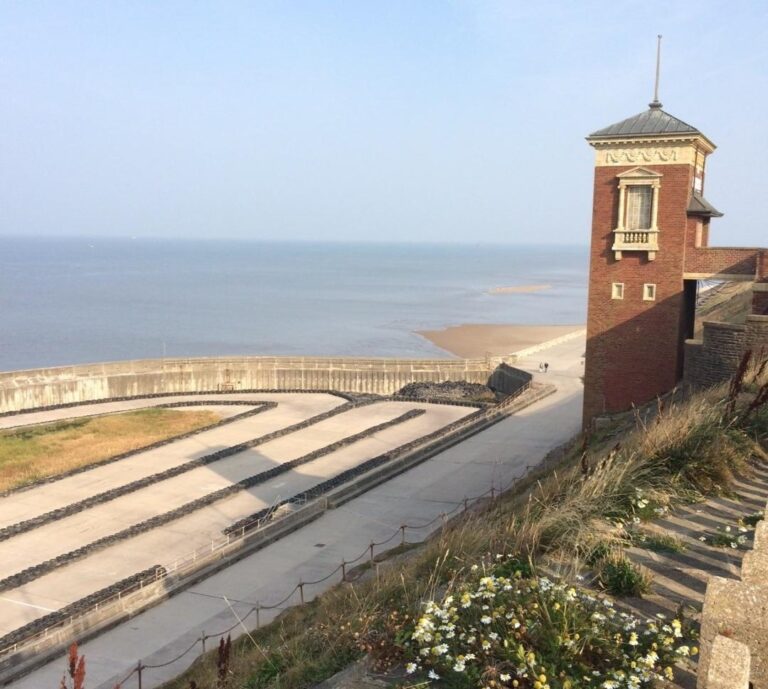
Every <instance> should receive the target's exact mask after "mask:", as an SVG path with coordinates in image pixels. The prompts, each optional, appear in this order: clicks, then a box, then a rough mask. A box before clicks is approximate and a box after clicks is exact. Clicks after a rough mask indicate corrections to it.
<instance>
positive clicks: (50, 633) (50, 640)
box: [0, 383, 546, 689]
mask: <svg viewBox="0 0 768 689" xmlns="http://www.w3.org/2000/svg"><path fill="white" fill-rule="evenodd" d="M529 389H531V386H530V383H528V384H526V385H524V386H522V389H521V390H519V391H518V394H516V395H513V396H509V397H507V398H506V399H505V400H503V401H502V402H500V403H498V404H496V405H493V406H492V407H489V408H486V409H481V410H478V412H476V413H473V414H470V415H469V417H467V418H466V419H462V420H460V421H458V422H454V423H453V424H450V431H449V432H448V433H447V435H444V437H445V438H455V437H459V436H460V435H461V434H462V433H463V432H464V431H465V430H467V429H468V428H470V429H471V428H473V427H477V428H482V427H485V426H484V425H483V422H484V421H488V420H493V419H500V418H501V417H503V416H505V415H506V414H508V413H510V412H511V411H512V410H510V407H514V406H516V405H517V402H518V399H519V396H520V395H519V393H522V392H525V391H527V390H529ZM541 396H546V394H542V395H541ZM536 397H538V395H537V396H536ZM408 401H417V400H408ZM418 401H421V400H418ZM534 401H537V400H536V399H532V400H530V401H529V402H528V403H533V402H534ZM491 422H493V421H491ZM444 430H447V428H446V429H444ZM433 435H436V434H433ZM435 440H436V439H435V438H432V437H428V438H422V439H420V440H419V441H414V442H412V443H409V444H407V445H406V446H402V447H401V448H398V450H402V451H403V452H402V453H401V452H397V451H396V454H403V453H404V454H403V456H407V455H409V454H411V453H412V452H414V451H419V450H420V449H421V447H436V446H438V445H440V443H438V442H435ZM393 458H394V456H393ZM531 468H532V467H530V466H528V467H526V469H525V470H524V471H522V472H520V473H518V474H517V475H515V476H514V477H513V478H512V479H511V480H510V481H509V483H508V484H507V485H506V487H504V488H501V489H499V488H497V487H496V486H495V485H493V484H492V485H491V487H490V489H489V490H487V491H485V492H484V493H482V494H481V495H477V496H474V497H465V498H464V499H463V500H461V501H459V502H456V503H453V504H454V505H455V506H454V507H453V509H451V510H450V511H447V512H442V513H441V514H438V515H437V516H436V517H434V518H433V519H431V520H430V521H428V522H426V523H422V524H402V525H401V526H400V527H398V529H397V530H396V531H394V532H393V533H392V535H390V536H389V537H388V538H386V539H385V540H383V541H371V542H370V543H369V545H368V546H366V548H365V550H364V551H363V552H362V553H360V554H359V555H358V556H357V557H355V558H353V559H350V560H347V559H344V560H342V562H341V563H340V564H339V565H338V566H337V567H336V568H335V569H333V570H332V571H331V572H329V573H328V574H327V575H326V576H324V577H322V578H321V579H318V580H315V581H303V580H299V582H298V583H297V584H296V585H295V586H294V587H293V589H291V591H290V592H289V593H288V594H287V595H286V596H285V597H284V598H283V599H282V600H280V601H278V602H276V603H273V604H270V605H265V604H263V603H261V602H260V601H257V602H255V604H253V605H251V607H250V608H249V609H248V610H247V611H246V612H245V613H244V614H243V615H240V616H238V615H237V614H236V613H235V612H234V610H232V612H233V614H234V615H235V617H236V618H237V622H235V624H233V625H232V626H231V627H229V628H228V629H226V630H222V631H220V632H216V633H214V634H211V633H206V632H201V635H200V637H198V638H197V639H196V640H195V641H194V642H193V643H192V644H191V645H190V646H189V647H188V648H187V649H185V650H184V652H183V653H181V654H179V655H178V656H176V657H174V658H173V659H171V660H168V661H166V662H163V663H160V664H153V665H146V664H144V663H143V662H142V661H138V662H137V664H136V666H135V667H134V668H133V669H132V670H131V671H130V672H129V673H128V674H127V675H126V676H125V677H124V678H123V679H122V680H121V681H120V682H119V683H118V686H123V685H124V684H125V682H127V681H129V680H130V679H131V678H132V677H133V676H134V675H137V681H138V688H139V689H143V687H142V681H143V677H144V673H145V671H146V670H151V669H159V668H162V667H167V666H168V665H171V664H173V663H175V662H177V661H178V660H180V659H181V658H183V657H184V656H186V655H188V654H189V653H191V652H192V651H193V650H194V649H195V648H196V647H197V646H198V644H200V649H201V652H203V653H204V652H205V651H206V642H207V641H208V640H209V639H212V638H220V637H224V636H226V635H227V634H229V633H230V632H232V631H233V630H234V629H235V628H236V627H238V626H243V622H244V621H245V620H246V619H250V618H251V616H252V615H255V628H256V629H259V628H260V625H261V613H262V612H264V611H271V610H276V609H283V607H284V606H285V607H293V606H295V605H303V604H304V603H305V602H306V597H305V590H304V589H305V587H306V586H316V585H319V584H322V583H324V582H326V581H328V580H330V579H331V578H333V577H335V576H337V575H338V574H339V573H341V578H340V582H346V581H347V580H348V579H347V577H348V568H349V567H350V566H355V565H357V564H358V563H360V562H361V561H363V560H364V559H367V560H368V561H369V562H370V564H371V565H374V564H376V562H375V558H376V553H375V549H376V548H380V547H381V546H384V545H386V544H388V543H391V542H392V541H393V540H395V539H396V538H397V537H398V536H399V537H400V545H401V546H405V545H411V544H415V543H417V542H420V541H408V539H407V535H406V534H407V531H421V530H424V529H430V528H431V527H433V526H434V525H435V524H436V523H437V522H438V521H441V522H442V527H443V528H444V527H445V526H446V525H447V523H448V519H449V518H450V517H452V516H454V515H455V514H456V513H458V512H459V511H461V510H463V511H465V512H466V511H468V510H469V508H470V506H473V505H474V504H475V503H477V502H479V501H481V500H484V499H486V498H488V497H489V496H490V499H491V501H493V500H494V499H495V498H496V497H497V496H498V495H500V494H501V493H503V492H505V491H507V490H509V488H510V487H511V486H512V485H514V484H515V483H516V482H517V481H519V480H520V479H522V478H523V477H525V475H526V474H527V473H529V471H530V469H531ZM320 497H321V496H319V495H302V494H300V495H298V496H295V497H294V498H292V499H290V500H288V501H284V502H283V503H280V504H274V505H272V506H271V507H270V508H269V509H267V510H265V512H264V513H263V514H260V515H259V518H258V519H256V520H254V521H249V523H248V524H247V525H246V524H243V525H242V526H240V525H238V527H239V528H237V529H236V530H234V531H233V532H229V533H226V534H224V535H223V538H221V539H219V540H216V539H211V541H210V543H209V544H206V545H205V546H202V547H200V548H197V549H196V550H194V551H192V552H191V553H189V554H188V555H186V556H184V557H181V558H177V559H176V560H175V561H174V562H173V563H172V564H168V565H166V566H164V567H160V568H158V569H157V570H156V572H155V575H154V578H150V579H149V580H148V581H145V580H142V581H141V582H139V584H138V585H136V586H133V587H131V588H130V589H126V590H121V591H118V592H117V593H115V594H112V595H111V596H110V597H107V598H104V599H103V600H99V601H98V602H97V603H96V604H95V605H93V606H92V607H91V608H88V609H85V610H82V611H80V612H79V613H78V614H76V615H73V616H72V617H70V618H68V619H66V620H63V621H61V622H59V623H57V624H55V625H53V626H50V627H46V628H45V629H43V630H41V631H40V632H38V633H36V634H33V635H30V636H28V637H26V638H24V639H23V640H19V641H17V642H16V643H13V644H10V645H9V646H6V647H4V648H1V649H0V659H2V658H4V657H6V656H10V655H13V654H16V653H18V652H22V651H27V652H30V651H31V652H32V653H37V652H38V651H39V650H40V649H39V645H41V644H42V645H45V644H47V645H48V646H51V645H52V644H60V643H63V642H64V641H66V640H67V638H69V637H68V633H69V634H70V635H71V632H69V631H68V629H67V628H70V629H72V628H74V627H75V626H77V625H78V624H79V622H80V621H81V620H82V618H83V617H84V616H85V615H87V614H89V613H93V612H95V611H99V610H101V611H103V610H104V609H105V608H108V607H109V606H110V605H112V606H114V607H115V610H114V612H111V613H110V614H111V615H113V616H114V615H116V614H119V613H120V612H121V611H123V609H124V608H125V606H126V599H127V598H128V596H129V595H130V594H135V593H137V592H139V591H140V590H141V589H142V588H145V587H147V586H151V585H153V584H155V583H157V582H159V581H160V580H163V579H165V578H167V577H169V576H171V575H177V576H178V577H180V578H183V577H184V575H185V574H187V573H190V572H192V571H197V570H198V569H200V568H201V567H202V566H204V564H205V563H206V562H208V561H209V562H211V563H212V562H214V561H215V559H216V558H217V557H218V554H219V552H220V551H223V550H225V549H226V548H228V547H229V546H234V545H237V544H239V542H241V541H243V540H245V539H246V538H250V537H251V536H253V535H254V534H255V533H257V532H258V531H259V530H260V529H262V528H263V527H264V526H266V525H268V524H269V523H270V522H273V521H278V522H279V521H280V516H279V515H280V513H282V514H283V515H284V516H289V515H290V514H291V513H292V512H293V511H294V510H295V508H297V507H298V508H301V507H305V506H307V505H308V504H309V503H317V504H320V500H318V498H320ZM449 504H451V503H449ZM421 540H423V539H421ZM150 576H151V575H150ZM297 593H298V601H297V602H294V603H293V604H291V605H288V606H286V605H285V604H286V603H288V602H289V601H290V600H291V599H292V598H294V597H295V596H296V594H297ZM225 600H226V599H225ZM132 603H133V601H129V602H128V603H127V605H129V606H130V605H131V604H132Z"/></svg>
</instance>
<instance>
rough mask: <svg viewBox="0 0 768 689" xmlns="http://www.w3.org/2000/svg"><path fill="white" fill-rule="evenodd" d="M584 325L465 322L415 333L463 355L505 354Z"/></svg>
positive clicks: (465, 356) (471, 356)
mask: <svg viewBox="0 0 768 689" xmlns="http://www.w3.org/2000/svg"><path fill="white" fill-rule="evenodd" d="M584 327H585V326H584V325H582V324H575V325H485V324H480V323H466V324H463V325H453V326H450V327H448V328H444V329H442V330H419V331H417V333H416V334H417V335H421V337H423V338H425V339H427V340H429V341H430V342H431V343H432V344H433V345H435V346H436V347H440V349H444V350H445V351H446V352H449V353H450V354H453V355H455V356H457V357H461V358H464V359H474V358H477V357H483V356H506V355H508V354H512V353H514V352H517V351H520V350H521V349H527V348H528V347H534V346H536V345H540V344H542V343H543V342H547V341H548V340H554V339H555V338H558V337H562V336H563V335H568V334H570V333H572V332H575V331H577V330H582V329H583V328H584Z"/></svg>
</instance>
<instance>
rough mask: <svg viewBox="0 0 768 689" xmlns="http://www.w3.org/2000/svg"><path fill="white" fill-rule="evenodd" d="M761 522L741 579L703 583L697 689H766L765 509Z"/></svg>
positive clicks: (713, 579) (767, 536)
mask: <svg viewBox="0 0 768 689" xmlns="http://www.w3.org/2000/svg"><path fill="white" fill-rule="evenodd" d="M764 516H765V519H764V520H763V521H761V522H759V523H758V524H757V527H756V529H755V538H754V547H753V549H752V551H750V552H749V553H747V554H746V555H745V556H744V560H743V561H742V568H741V579H740V580H734V579H725V578H723V577H711V578H710V580H709V582H708V583H707V592H706V595H705V596H704V609H703V612H702V618H701V639H700V641H701V655H700V657H699V668H698V682H697V685H696V686H697V689H768V521H766V520H768V507H766V512H765V515H764Z"/></svg>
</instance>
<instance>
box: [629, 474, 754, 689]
mask: <svg viewBox="0 0 768 689" xmlns="http://www.w3.org/2000/svg"><path fill="white" fill-rule="evenodd" d="M767 501H768V466H766V465H758V466H755V467H754V471H753V474H752V475H750V476H740V477H738V478H737V480H736V482H735V484H734V486H733V489H732V493H730V494H729V495H728V496H727V497H717V498H710V499H708V500H706V501H705V502H701V503H697V504H693V505H687V506H684V507H681V508H678V509H676V510H675V511H674V512H673V513H670V514H668V515H665V516H664V517H663V518H661V519H659V520H657V521H655V522H651V523H648V524H644V525H643V527H644V529H645V530H646V531H648V532H656V533H659V534H666V535H672V536H675V537H676V538H678V539H679V540H680V542H681V543H682V544H684V546H685V550H684V551H683V552H655V551H651V550H645V549H641V548H636V547H632V548H629V549H628V550H627V555H628V557H629V558H630V559H632V560H633V561H634V562H635V563H637V564H640V565H643V566H644V567H646V568H647V569H649V570H650V571H651V572H652V574H653V578H654V582H653V590H652V592H651V593H650V594H648V595H646V596H645V597H643V598H625V599H622V602H623V603H624V604H626V605H627V606H628V607H630V608H631V609H633V610H634V611H635V612H637V613H639V614H642V615H646V616H652V615H656V614H657V613H662V614H665V615H674V614H675V613H676V612H677V611H678V610H679V609H680V607H681V606H682V607H683V609H684V610H685V611H686V614H687V616H688V617H689V618H690V619H693V620H694V622H695V623H696V624H697V625H700V624H701V618H702V607H703V604H704V597H705V594H706V591H707V583H708V581H709V579H710V577H712V576H715V577H722V578H725V579H731V580H734V581H739V580H740V572H741V562H742V559H743V557H744V555H745V554H746V553H747V552H749V549H750V548H751V547H752V538H753V535H754V533H755V532H754V530H752V529H750V530H749V531H748V532H747V533H744V534H739V532H738V527H737V523H738V520H739V519H740V518H744V517H749V516H751V515H755V514H757V513H760V514H762V513H763V512H764V510H765V509H766V502H767ZM727 527H729V528H730V529H731V533H734V534H738V535H744V536H746V537H747V542H746V543H744V544H743V545H741V546H740V547H739V548H736V549H733V548H729V547H716V546H714V545H712V544H710V543H708V542H702V541H701V540H700V539H701V537H702V536H705V537H707V536H710V535H711V534H714V533H721V534H724V533H728V532H726V531H725V529H726V528H727ZM767 574H768V573H767ZM766 582H767V583H768V576H767V578H766ZM676 674H677V675H678V684H670V685H669V686H670V687H681V688H683V689H694V688H695V687H696V676H695V674H693V673H692V672H688V671H683V670H678V671H677V673H676ZM734 686H735V685H734Z"/></svg>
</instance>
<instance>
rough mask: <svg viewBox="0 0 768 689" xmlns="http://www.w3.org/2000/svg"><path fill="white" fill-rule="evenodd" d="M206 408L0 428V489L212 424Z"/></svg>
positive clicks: (153, 410) (155, 410)
mask: <svg viewBox="0 0 768 689" xmlns="http://www.w3.org/2000/svg"><path fill="white" fill-rule="evenodd" d="M219 419H220V417H219V415H218V414H215V413H214V412H211V411H207V410H190V411H186V410H180V409H162V408H150V409H140V410H137V411H131V412H125V413H121V414H109V415H105V416H88V417H83V418H80V419H68V420H65V421H57V422H55V423H47V424H40V425H35V426H27V427H23V428H18V429H9V430H5V431H0V491H5V490H10V489H12V488H18V487H19V486H24V485H28V484H30V483H34V482H35V481H38V480H40V479H43V478H48V477H51V476H57V475H59V474H64V473H66V472H67V471H71V470H72V469H78V468H80V467H84V466H88V465H90V464H94V463H95V462H99V461H101V460H104V459H107V458H109V457H112V456H114V455H118V454H121V453H123V452H128V451H129V450H136V449H139V448H142V447H146V446H147V445H151V444H152V443H155V442H158V441H160V440H166V439H168V438H172V437H174V436H177V435H181V434H183V433H187V432H189V431H194V430H197V429H198V428H202V427H204V426H208V425H210V424H212V423H215V422H216V421H218V420H219Z"/></svg>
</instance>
